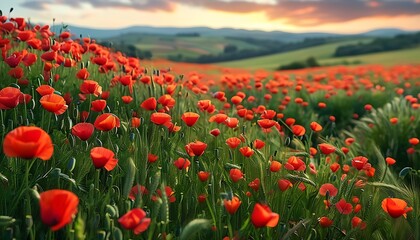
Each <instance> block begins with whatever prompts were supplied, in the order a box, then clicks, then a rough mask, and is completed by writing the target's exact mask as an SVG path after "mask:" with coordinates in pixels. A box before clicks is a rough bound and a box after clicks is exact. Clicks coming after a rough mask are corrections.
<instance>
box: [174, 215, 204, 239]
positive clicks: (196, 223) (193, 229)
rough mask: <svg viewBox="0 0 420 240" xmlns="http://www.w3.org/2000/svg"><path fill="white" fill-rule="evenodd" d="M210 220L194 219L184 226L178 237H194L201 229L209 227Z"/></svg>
mask: <svg viewBox="0 0 420 240" xmlns="http://www.w3.org/2000/svg"><path fill="white" fill-rule="evenodd" d="M210 227H211V221H210V220H208V219H199V218H198V219H194V220H192V221H191V222H189V223H188V224H187V226H185V228H184V230H183V231H182V233H181V236H180V238H179V239H181V240H184V239H185V240H187V239H188V240H190V239H194V237H195V235H196V234H197V233H199V232H201V231H203V230H206V229H210Z"/></svg>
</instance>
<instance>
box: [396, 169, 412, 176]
mask: <svg viewBox="0 0 420 240" xmlns="http://www.w3.org/2000/svg"><path fill="white" fill-rule="evenodd" d="M411 169H412V168H411V167H405V168H403V169H401V171H400V173H399V174H398V176H399V177H400V178H404V177H405V176H407V174H408V173H409V172H410V171H411Z"/></svg>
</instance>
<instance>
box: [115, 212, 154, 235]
mask: <svg viewBox="0 0 420 240" xmlns="http://www.w3.org/2000/svg"><path fill="white" fill-rule="evenodd" d="M118 222H119V223H120V224H121V226H122V227H123V228H125V229H128V230H133V231H134V234H136V235H138V234H140V233H142V232H144V231H146V230H147V228H148V227H149V225H150V218H147V217H146V212H145V211H143V209H141V208H134V209H132V210H130V211H129V212H127V213H126V214H124V215H123V216H122V217H120V218H119V219H118Z"/></svg>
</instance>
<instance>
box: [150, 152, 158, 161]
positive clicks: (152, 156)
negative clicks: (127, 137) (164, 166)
mask: <svg viewBox="0 0 420 240" xmlns="http://www.w3.org/2000/svg"><path fill="white" fill-rule="evenodd" d="M158 158H159V157H158V156H157V155H155V154H152V153H148V154H147V161H148V162H149V163H154V162H156V160H158Z"/></svg>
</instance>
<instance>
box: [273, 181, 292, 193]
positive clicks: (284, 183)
mask: <svg viewBox="0 0 420 240" xmlns="http://www.w3.org/2000/svg"><path fill="white" fill-rule="evenodd" d="M277 183H278V185H279V188H280V190H281V191H282V192H284V191H286V190H287V189H289V188H291V187H293V184H292V182H290V181H289V180H287V179H280V180H279V181H278V182H277Z"/></svg>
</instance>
